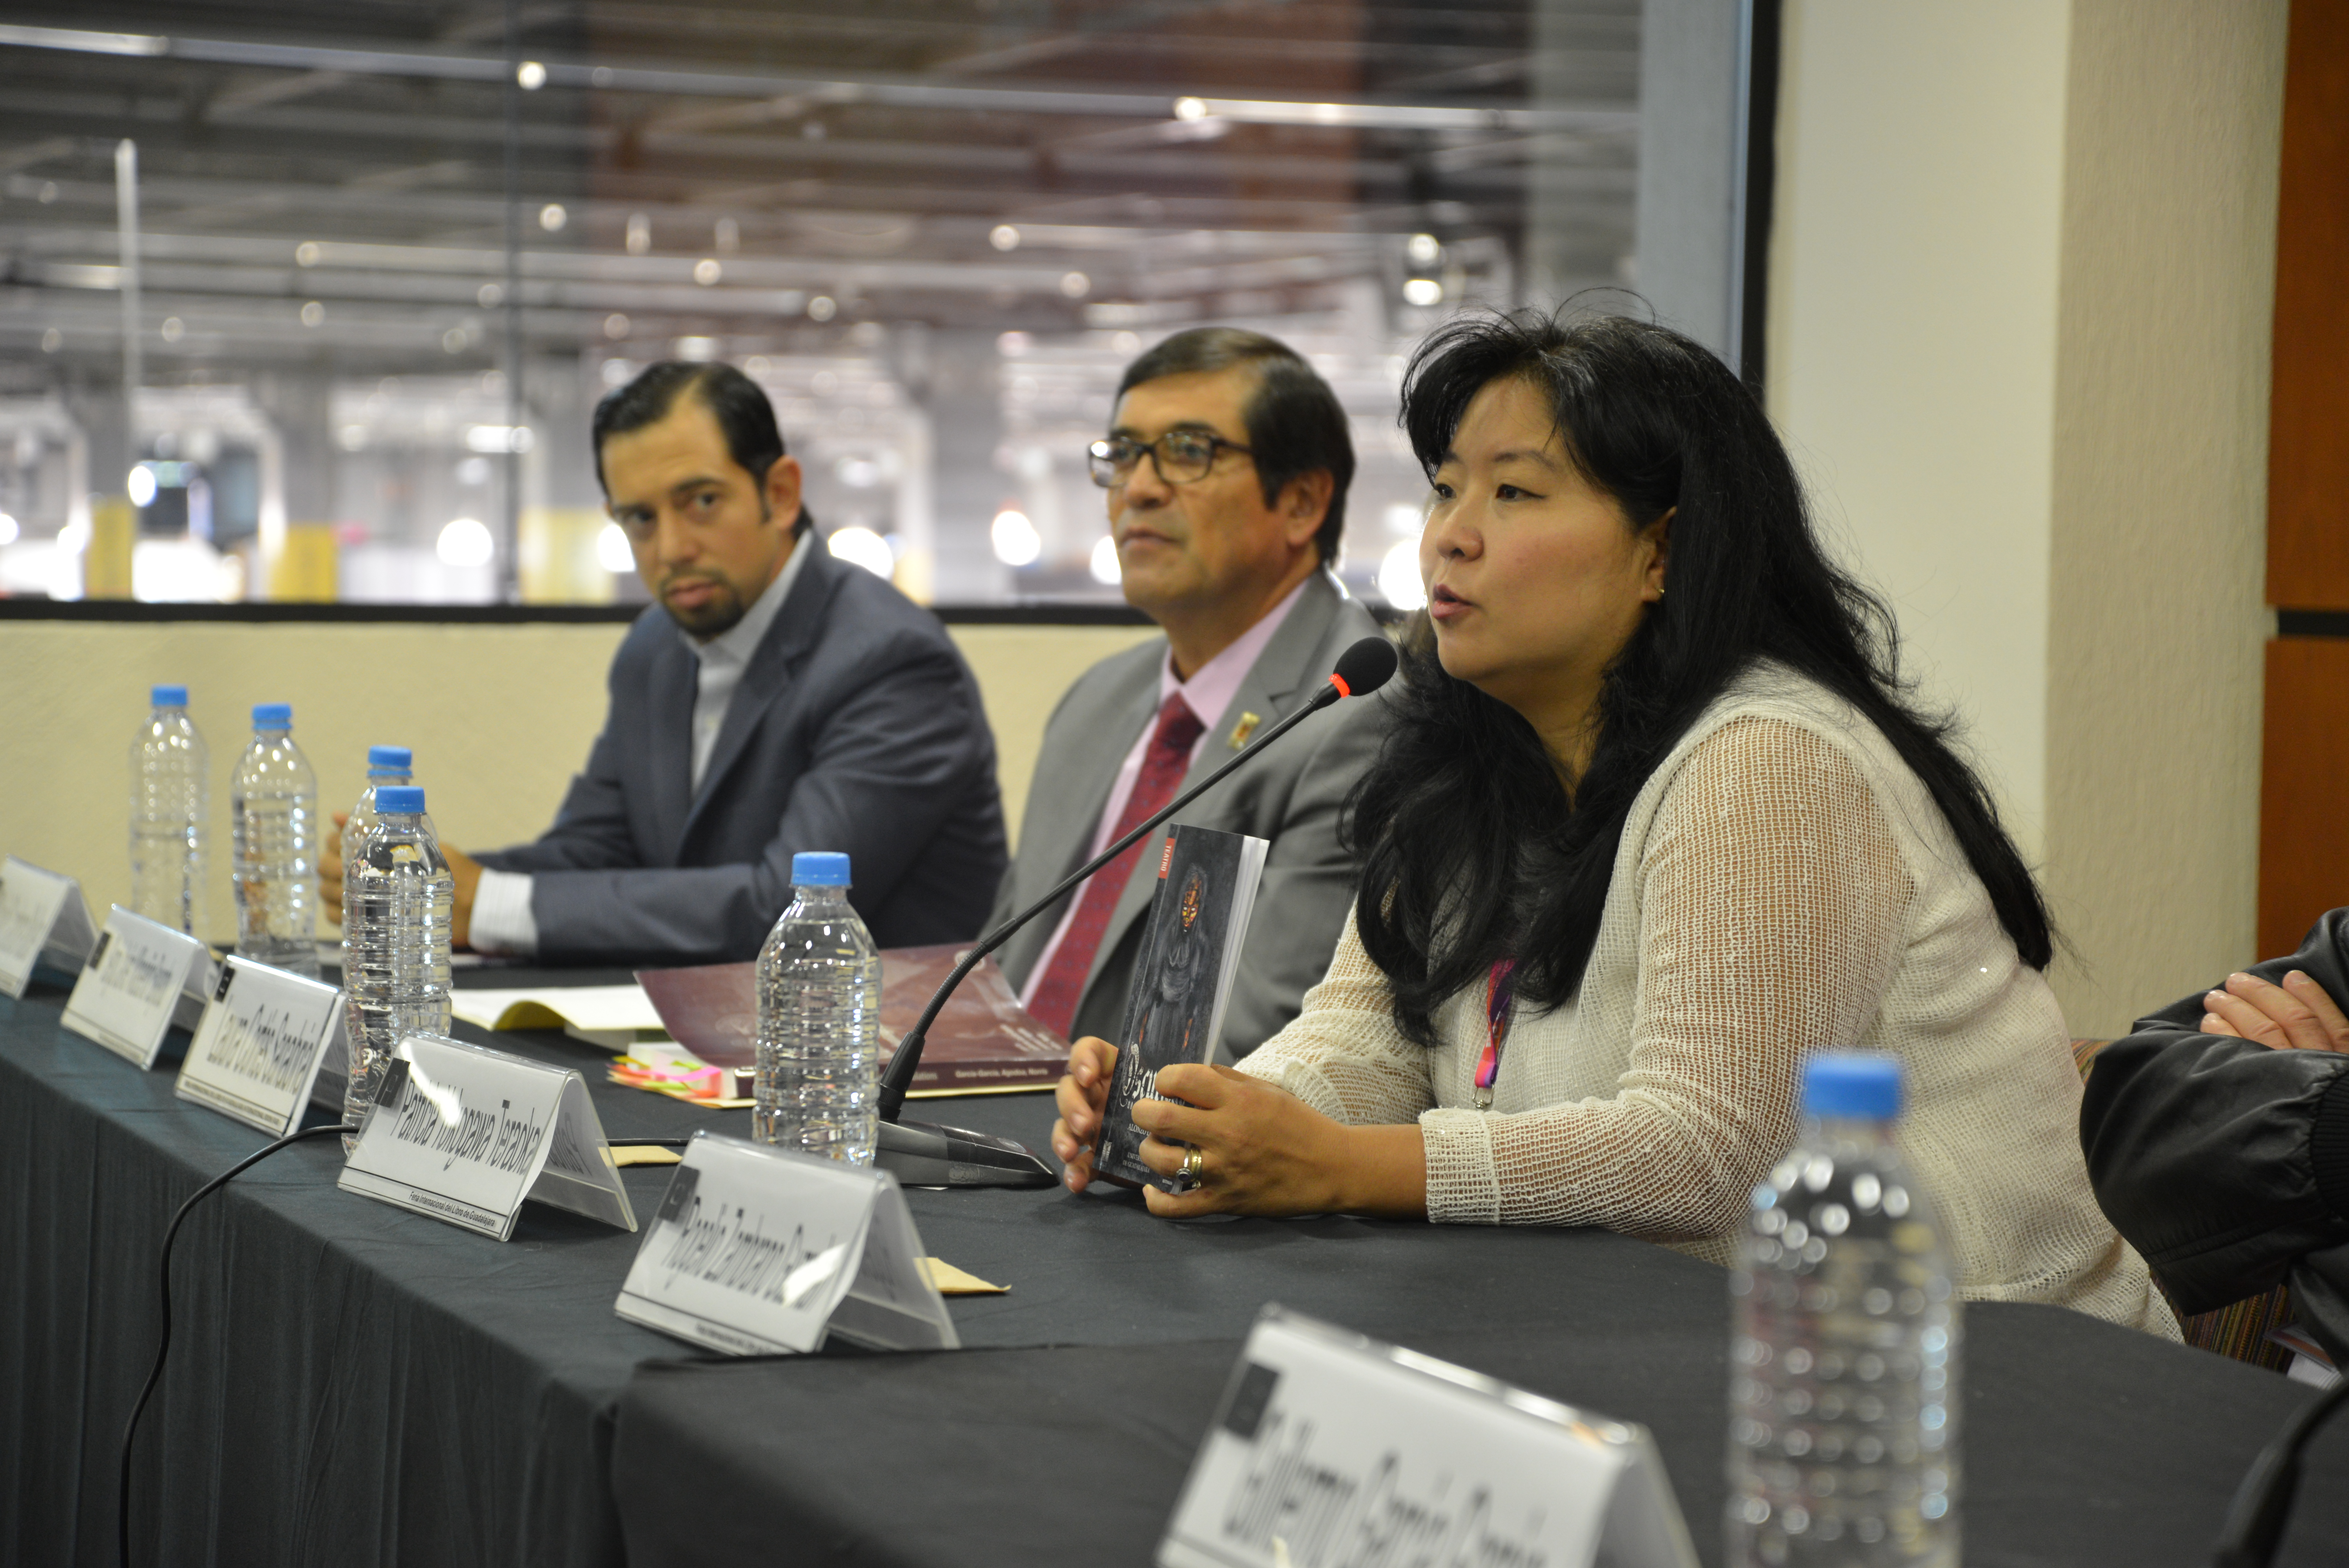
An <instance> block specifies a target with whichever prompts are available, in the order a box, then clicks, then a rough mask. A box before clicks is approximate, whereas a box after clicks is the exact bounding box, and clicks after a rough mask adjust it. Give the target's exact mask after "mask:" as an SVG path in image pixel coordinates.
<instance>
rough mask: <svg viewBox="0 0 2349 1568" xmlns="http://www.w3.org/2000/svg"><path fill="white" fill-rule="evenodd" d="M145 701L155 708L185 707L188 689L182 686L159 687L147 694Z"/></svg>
mask: <svg viewBox="0 0 2349 1568" xmlns="http://www.w3.org/2000/svg"><path fill="white" fill-rule="evenodd" d="M147 700H148V701H149V702H150V703H153V704H154V705H155V706H156V707H187V706H188V688H187V687H185V686H157V687H156V688H155V689H154V690H153V691H152V692H150V693H149V694H148V697H147Z"/></svg>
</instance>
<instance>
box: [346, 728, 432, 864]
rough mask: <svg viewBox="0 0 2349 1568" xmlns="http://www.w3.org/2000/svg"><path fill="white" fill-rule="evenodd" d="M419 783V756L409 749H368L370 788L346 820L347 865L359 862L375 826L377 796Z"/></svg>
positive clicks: (360, 797)
mask: <svg viewBox="0 0 2349 1568" xmlns="http://www.w3.org/2000/svg"><path fill="white" fill-rule="evenodd" d="M415 782H416V768H415V753H414V752H411V751H410V750H409V749H408V748H406V747H405V746H370V747H368V748H367V788H366V789H362V790H360V791H359V798H358V801H357V804H355V805H354V806H352V807H351V814H350V815H349V816H348V817H347V818H345V819H344V820H343V863H344V864H345V865H349V864H350V863H351V862H352V861H354V860H357V858H358V852H359V841H361V840H363V839H365V838H366V837H367V830H368V829H369V828H372V827H374V826H375V814H376V804H375V792H376V791H377V790H378V789H381V788H382V787H383V786H385V785H386V784H413V783H415Z"/></svg>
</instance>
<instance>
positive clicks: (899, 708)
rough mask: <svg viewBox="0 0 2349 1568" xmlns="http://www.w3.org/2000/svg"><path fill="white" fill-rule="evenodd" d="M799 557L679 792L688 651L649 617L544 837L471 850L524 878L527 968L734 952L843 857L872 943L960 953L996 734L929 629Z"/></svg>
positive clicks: (982, 912)
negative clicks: (701, 765) (832, 860)
mask: <svg viewBox="0 0 2349 1568" xmlns="http://www.w3.org/2000/svg"><path fill="white" fill-rule="evenodd" d="M801 548H802V549H806V550H809V551H812V554H811V555H810V557H809V559H808V561H807V562H806V564H805V565H804V566H802V568H801V569H800V573H799V576H798V579H797V580H796V581H795V582H793V583H792V587H791V593H790V596H789V597H788V598H787V599H785V600H784V601H783V604H782V608H781V612H780V613H779V614H777V615H776V616H775V621H774V624H773V625H772V626H771V627H769V628H768V631H767V635H766V636H765V638H764V639H763V640H761V643H760V644H759V646H758V648H757V649H756V650H755V651H754V652H753V653H752V654H751V655H750V664H749V665H747V666H746V667H745V669H744V670H743V672H742V680H741V684H740V686H737V687H736V688H735V691H734V697H733V700H732V702H730V704H729V705H728V707H727V709H726V720H725V723H724V725H723V727H721V728H720V729H719V735H718V741H717V745H716V747H715V748H713V749H712V751H711V752H710V757H709V768H708V769H707V770H706V771H705V772H704V774H703V776H702V780H701V788H700V789H699V791H698V792H697V791H695V790H694V789H693V787H692V782H691V780H692V769H693V761H692V758H693V750H692V737H691V730H692V723H693V700H694V690H695V674H696V670H697V668H698V665H697V663H696V661H695V659H694V656H693V655H692V654H691V652H689V651H688V648H687V646H686V644H685V641H684V639H683V637H682V636H680V635H679V634H678V625H677V623H676V622H675V621H674V620H672V619H670V617H669V614H668V612H667V611H666V610H664V609H662V608H660V607H659V606H658V605H655V606H653V607H652V608H651V609H648V610H647V611H646V612H645V613H644V614H642V615H641V616H639V617H637V620H636V625H635V626H634V628H633V629H631V630H630V631H629V633H628V635H627V637H626V640H625V641H623V642H622V643H621V645H620V650H619V652H618V654H617V655H615V656H614V658H613V660H612V670H611V676H610V682H609V684H610V689H611V707H610V709H609V711H608V713H607V714H606V716H605V721H604V732H603V734H601V735H599V736H598V737H596V738H595V748H594V749H593V750H592V751H591V752H589V753H588V757H587V766H586V769H585V771H583V772H581V773H580V774H579V775H578V776H577V777H576V778H574V779H573V780H572V783H571V790H570V793H569V794H568V795H567V796H566V797H565V798H564V802H563V810H562V811H561V812H560V813H559V814H558V815H557V816H556V818H555V820H554V827H553V828H551V829H549V830H547V832H546V834H545V836H544V837H543V838H541V839H539V840H538V841H536V842H535V843H530V844H523V845H519V846H517V847H515V848H513V849H510V850H501V851H494V852H492V853H490V854H485V855H482V856H481V857H480V859H481V863H482V864H483V865H485V866H491V867H494V868H496V869H498V870H500V871H512V872H529V873H531V875H532V877H533V879H534V880H533V885H532V890H531V913H532V916H533V919H535V921H536V922H537V924H538V951H539V954H540V955H541V956H542V957H544V958H548V959H552V960H556V961H562V962H572V963H590V962H604V963H628V964H655V965H674V964H708V963H720V962H726V961H730V960H740V959H746V958H751V957H754V956H756V955H757V954H758V951H759V947H760V944H761V943H762V942H764V941H765V940H766V936H767V932H768V930H769V928H770V927H771V926H772V925H773V924H774V922H775V917H776V916H777V915H778V914H780V913H782V910H783V906H784V905H785V904H787V903H790V901H791V872H792V855H793V854H794V853H795V852H797V851H802V850H838V851H845V852H846V853H847V855H848V857H849V871H850V874H851V876H852V877H854V883H855V885H854V888H853V890H852V891H851V893H850V900H851V902H852V903H854V904H855V906H856V910H857V913H859V914H861V915H862V916H863V917H864V923H865V924H866V925H867V926H868V927H869V928H871V930H872V932H873V935H874V939H875V940H876V941H877V942H879V943H880V944H881V945H882V946H884V947H905V946H911V945H915V944H921V943H933V942H958V941H962V940H965V939H967V938H968V937H971V936H973V935H976V934H978V929H979V926H980V923H982V922H983V921H984V920H985V919H986V917H987V912H988V903H989V901H990V900H992V899H993V897H994V896H995V890H996V884H997V883H999V882H1001V881H1002V879H1003V871H1004V866H1005V863H1006V851H1005V845H1004V836H1003V804H1002V799H1001V797H1000V795H999V793H998V790H997V788H996V779H995V737H994V733H993V732H992V731H991V730H990V729H989V728H988V723H987V715H986V712H985V711H984V710H983V709H982V708H981V707H980V705H979V697H978V682H977V681H976V680H975V679H973V678H972V676H971V673H970V667H969V666H968V665H966V664H965V663H964V662H963V658H962V655H961V653H960V652H959V651H958V650H957V648H956V647H955V645H954V644H953V642H952V641H951V640H949V639H948V637H947V633H946V628H945V627H943V626H941V625H940V624H938V622H937V619H936V617H935V616H934V615H932V614H930V613H929V612H928V611H926V610H925V609H923V608H922V607H921V606H920V605H918V604H916V603H913V602H912V601H911V600H909V599H907V598H906V597H905V595H904V594H902V593H898V592H897V590H896V589H895V588H893V587H891V586H890V585H889V584H888V583H885V582H883V581H882V580H881V579H880V578H878V577H876V576H874V574H873V573H869V572H867V571H865V570H864V568H862V567H859V566H853V565H850V564H848V563H847V562H842V561H839V560H836V559H835V558H834V557H833V555H832V554H831V553H830V552H827V551H825V550H824V549H823V545H822V543H821V542H820V541H818V540H817V539H816V538H815V537H814V536H813V535H812V534H811V535H809V536H808V538H807V539H806V540H805V542H803V543H802V546H801Z"/></svg>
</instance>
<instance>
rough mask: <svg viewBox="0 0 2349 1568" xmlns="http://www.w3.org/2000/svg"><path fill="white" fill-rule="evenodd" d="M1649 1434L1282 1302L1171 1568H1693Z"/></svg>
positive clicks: (1172, 1549)
mask: <svg viewBox="0 0 2349 1568" xmlns="http://www.w3.org/2000/svg"><path fill="white" fill-rule="evenodd" d="M1696 1561H1697V1558H1696V1551H1695V1548H1694V1547H1693V1546H1692V1544H1691V1543H1690V1541H1689V1533H1688V1526H1687V1525H1686V1523H1685V1522H1683V1521H1682V1518H1681V1512H1680V1506H1679V1504H1678V1503H1677V1502H1675V1501H1673V1498H1672V1491H1671V1483H1670V1482H1669V1481H1668V1480H1666V1479H1665V1477H1664V1469H1663V1463H1662V1461H1661V1460H1660V1459H1659V1458H1658V1457H1657V1454H1656V1447H1655V1443H1654V1441H1653V1440H1652V1439H1651V1438H1650V1437H1649V1436H1648V1433H1647V1431H1646V1429H1644V1428H1640V1427H1635V1426H1629V1425H1626V1424H1625V1423H1623V1422H1620V1421H1611V1420H1609V1419H1608V1418H1605V1417H1603V1416H1594V1415H1591V1414H1589V1413H1588V1412H1586V1411H1581V1410H1577V1409H1574V1408H1571V1407H1569V1406H1566V1405H1560V1404H1557V1403H1556V1402H1555V1401H1553V1400H1549V1399H1545V1398H1541V1397H1540V1396H1538V1395H1535V1394H1528V1393H1526V1392H1525V1391H1523V1390H1522V1389H1517V1388H1512V1387H1509V1386H1507V1385H1506V1384H1504V1383H1500V1382H1496V1381H1495V1380H1494V1379H1492V1378H1490V1377H1484V1376H1483V1375H1481V1374H1479V1373H1475V1372H1469V1371H1465V1370H1463V1369H1462V1368H1460V1367H1454V1366H1451V1365H1450V1364H1448V1363H1446V1362H1442V1361H1437V1360H1435V1359H1433V1357H1425V1356H1420V1355H1416V1354H1414V1353H1413V1352H1411V1351H1408V1350H1402V1349H1398V1348H1396V1347H1395V1346H1390V1345H1381V1344H1379V1343H1378V1342H1376V1341H1375V1340H1371V1339H1366V1338H1364V1337H1363V1336H1361V1335H1358V1334H1350V1333H1348V1332H1346V1331H1345V1330H1343V1329H1339V1328H1333V1327H1331V1326H1329V1325H1327V1324H1324V1323H1319V1322H1317V1321H1315V1320H1314V1319H1312V1318H1309V1317H1306V1316H1304V1315H1300V1314H1298V1313H1292V1312H1288V1311H1286V1310H1284V1309H1283V1308H1281V1307H1279V1306H1277V1305H1275V1306H1268V1307H1266V1308H1265V1309H1264V1311H1263V1312H1262V1313H1261V1314H1259V1315H1258V1316H1257V1322H1256V1326H1255V1328H1254V1329H1253V1330H1252V1331H1251V1332H1250V1333H1249V1335H1248V1340H1247V1348H1246V1349H1244V1350H1243V1351H1242V1352H1241V1354H1240V1360H1239V1365H1238V1366H1237V1367H1234V1368H1233V1370H1232V1377H1231V1382H1230V1383H1229V1385H1228V1386H1226V1388H1225V1391H1224V1399H1223V1405H1222V1408H1220V1409H1219V1410H1218V1411H1217V1412H1216V1419H1215V1423H1214V1425H1213V1426H1211V1427H1210V1428H1209V1429H1208V1431H1207V1436H1206V1441H1204V1442H1203V1443H1201V1444H1200V1446H1199V1453H1198V1457H1197V1458H1196V1459H1195V1460H1193V1461H1192V1463H1191V1474H1190V1477H1189V1479H1188V1480H1185V1482H1184V1484H1183V1494H1182V1496H1181V1498H1180V1499H1179V1500H1178V1501H1176V1502H1175V1504H1174V1517H1173V1518H1172V1519H1171V1520H1169V1521H1168V1522H1167V1527H1166V1535H1165V1538H1164V1540H1162V1541H1161V1542H1159V1545H1158V1563H1159V1568H1275V1565H1276V1564H1278V1565H1279V1568H1290V1565H1292V1564H1293V1565H1294V1568H1331V1565H1335V1564H1345V1563H1371V1562H1376V1563H1513V1564H1518V1565H1521V1568H1531V1565H1532V1564H1536V1563H1540V1564H1544V1565H1546V1568H1591V1565H1592V1564H1594V1563H1604V1564H1607V1565H1608V1568H1695V1564H1696Z"/></svg>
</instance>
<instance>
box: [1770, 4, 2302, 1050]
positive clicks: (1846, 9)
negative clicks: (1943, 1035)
mask: <svg viewBox="0 0 2349 1568" xmlns="http://www.w3.org/2000/svg"><path fill="white" fill-rule="evenodd" d="M2284 11H2285V6H2284V0H2165V3H2163V4H2159V5H2147V4H2144V3H2143V0H2068V3H2061V0H1975V3H1973V4H1969V5H1915V4H1901V5H1887V4H1884V3H1882V0H1789V4H1788V5H1787V7H1786V36H1785V77H1784V80H1783V84H1782V85H1783V95H1782V100H1781V101H1782V110H1781V119H1780V124H1779V140H1778V156H1779V178H1780V186H1779V198H1778V207H1777V211H1776V222H1775V229H1774V234H1773V244H1772V252H1771V267H1772V272H1771V308H1770V321H1769V334H1770V335H1769V359H1768V372H1769V387H1768V396H1769V402H1770V408H1771V412H1772V415H1773V417H1774V418H1775V419H1776V420H1777V421H1778V423H1779V425H1780V428H1782V429H1783V430H1784V431H1785V435H1786V437H1787V438H1788V441H1789V443H1790V445H1791V446H1792V447H1793V449H1794V450H1795V456H1796V459H1797V461H1798V462H1800V463H1801V464H1802V466H1803V469H1804V470H1805V474H1806V478H1807V480H1809V482H1810V483H1811V485H1812V487H1813V490H1814V494H1815V497H1816V500H1818V502H1819V504H1820V510H1821V512H1822V515H1823V517H1824V518H1825V519H1826V521H1827V522H1828V524H1829V526H1830V529H1831V531H1834V532H1835V533H1837V535H1838V537H1839V538H1840V539H1841V541H1842V542H1844V544H1845V545H1846V546H1847V551H1848V552H1849V555H1850V558H1851V559H1852V560H1853V561H1854V562H1855V563H1856V564H1857V566H1858V568H1859V569H1860V571H1861V573H1862V574H1863V575H1864V576H1866V577H1867V578H1868V580H1869V581H1870V582H1871V583H1874V584H1875V585H1877V586H1878V588H1879V589H1881V590H1883V591H1884V592H1886V593H1888V595H1889V597H1890V599H1891V600H1892V602H1893V603H1894V606H1895V608H1896V610H1897V612H1898V614H1899V620H1900V626H1901V631H1902V634H1903V636H1904V639H1905V641H1906V645H1907V646H1906V654H1907V659H1906V664H1907V667H1908V669H1909V672H1910V673H1911V674H1913V675H1915V676H1918V677H1920V680H1921V682H1922V686H1923V690H1924V693H1925V695H1926V696H1927V697H1928V698H1929V699H1930V700H1932V701H1935V702H1939V703H1944V704H1955V705H1956V706H1957V707H1958V708H1959V710H1960V711H1961V714H1962V715H1963V716H1964V717H1965V718H1966V719H1967V720H1968V722H1969V726H1970V732H1971V738H1972V741H1973V744H1974V747H1975V748H1976V750H1977V753H1978V756H1979V758H1980V759H1981V760H1982V764H1983V765H1984V768H1985V770H1986V771H1987V772H1988V774H1989V775H1990V777H1991V779H1992V781H1993V784H1994V786H1995V788H1996V789H1998V791H1999V793H2000V796H2001V799H2002V803H2003V804H2004V806H2005V808H2006V810H2008V812H2009V814H2010V816H2011V818H2012V820H2013V827H2014V829H2015V831H2016V836H2017V838H2018V839H2019V840H2020V841H2022V842H2023V846H2024V849H2025V852H2026V853H2027V854H2028V855H2030V856H2031V857H2032V858H2033V861H2034V863H2035V864H2036V865H2037V866H2038V868H2039V869H2040V870H2041V872H2042V874H2043V877H2044V885H2045V886H2046V888H2047V890H2048V892H2049V893H2050V895H2051V897H2052V899H2053V902H2054V907H2055V912H2056V915H2057V918H2058V921H2059V922H2060V923H2061V924H2062V926H2063V929H2064V933H2065V934H2066V935H2067V936H2068V938H2069V939H2070V941H2071V942H2072V944H2074V947H2075V953H2076V956H2075V958H2072V959H2067V960H2066V961H2064V962H2063V963H2060V964H2059V965H2058V966H2057V968H2056V971H2055V973H2054V975H2053V978H2054V982H2055V985H2056V990H2057V993H2058V995H2060V996H2061V997H2062V998H2063V1000H2064V1007H2065V1011H2066V1014H2067V1016H2068V1017H2069V1019H2070V1022H2071V1025H2072V1027H2073V1029H2074V1031H2075V1033H2080V1034H2097V1035H2105V1034H2110V1033H2114V1032H2116V1031H2118V1030H2120V1029H2122V1028H2125V1027H2126V1026H2127V1022H2128V1020H2129V1019H2130V1018H2131V1017H2133V1016H2136V1015H2137V1014H2138V1013H2140V1012H2142V1011H2144V1010H2146V1009H2148V1008H2150V1007H2152V1006H2158V1005H2159V1004H2161V1003H2164V1002H2167V1001H2168V1000H2171V999H2173V998H2174V997H2176V996H2178V995H2181V994H2183V993H2185V992H2187V991H2189V990H2191V989H2193V988H2194V987H2196V986H2198V985H2204V984H2207V983H2209V981H2211V980H2213V979H2216V978H2217V977H2218V976H2220V975H2222V974H2224V973H2225V971H2226V970H2227V968H2229V967H2230V966H2231V965H2238V964H2241V963H2243V962H2245V961H2247V960H2248V959H2250V958H2251V956H2252V954H2251V937H2252V921H2253V879H2254V872H2255V862H2254V855H2255V846H2256V833H2257V823H2258V798H2257V790H2258V748H2259V711H2260V684H2259V683H2260V676H2259V648H2260V641H2261V637H2262V635H2263V634H2264V633H2265V629H2266V616H2265V613H2264V611H2263V610H2262V609H2261V601H2260V593H2259V582H2260V573H2261V540H2262V538H2263V533H2264V522H2263V518H2264V495H2263V490H2262V483H2261V479H2262V475H2263V472H2264V454H2265V450H2266V386H2267V364H2268V361H2267V333H2268V325H2267V320H2268V309H2269V300H2270V291H2271V273H2272V255H2273V241H2274V228H2275V217H2274V213H2275V169H2276V158H2277V124H2278V116H2279V112H2280V108H2281V102H2282V53H2283V17H2284Z"/></svg>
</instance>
